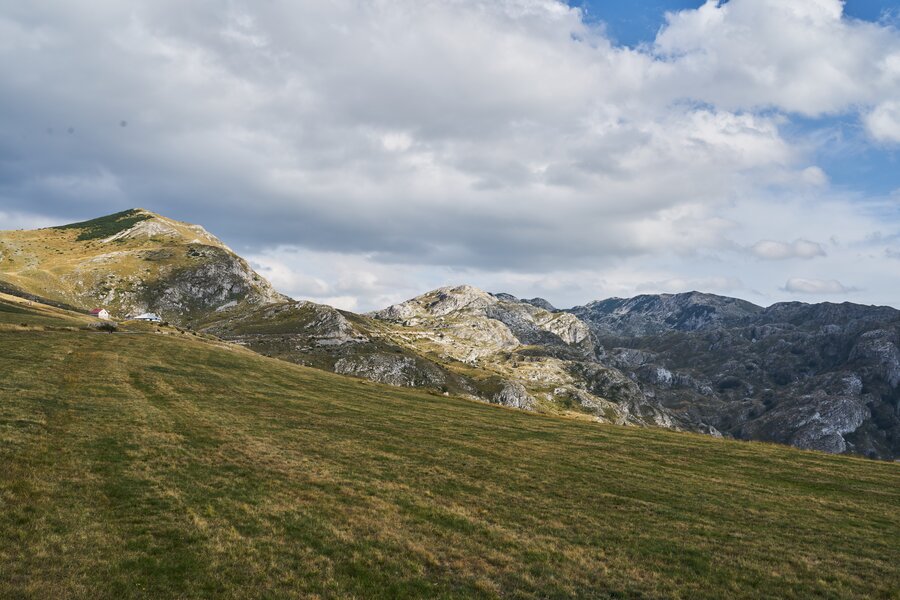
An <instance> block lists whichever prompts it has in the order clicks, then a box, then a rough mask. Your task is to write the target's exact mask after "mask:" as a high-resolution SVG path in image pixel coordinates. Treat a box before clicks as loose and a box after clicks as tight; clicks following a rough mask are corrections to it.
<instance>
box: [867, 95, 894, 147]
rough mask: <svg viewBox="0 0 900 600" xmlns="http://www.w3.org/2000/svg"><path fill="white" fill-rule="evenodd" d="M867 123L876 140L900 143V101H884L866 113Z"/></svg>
mask: <svg viewBox="0 0 900 600" xmlns="http://www.w3.org/2000/svg"><path fill="white" fill-rule="evenodd" d="M865 124H866V129H868V131H869V134H870V135H871V136H872V137H873V138H875V139H876V140H878V141H880V142H889V143H895V144H897V143H900V102H895V101H889V102H882V103H881V104H879V105H878V106H876V107H875V109H874V110H873V111H872V112H870V113H869V114H868V115H866V117H865Z"/></svg>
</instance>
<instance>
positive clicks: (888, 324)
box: [571, 293, 900, 459]
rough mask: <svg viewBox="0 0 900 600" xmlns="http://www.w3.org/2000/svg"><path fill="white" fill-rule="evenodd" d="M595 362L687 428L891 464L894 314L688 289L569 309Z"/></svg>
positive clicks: (899, 400) (899, 406) (895, 405)
mask: <svg viewBox="0 0 900 600" xmlns="http://www.w3.org/2000/svg"><path fill="white" fill-rule="evenodd" d="M571 313H572V314H575V315H578V316H579V317H580V318H582V319H583V320H584V321H585V322H586V323H588V324H589V325H590V326H591V329H592V330H593V332H594V334H595V335H596V336H597V339H598V341H599V342H600V343H601V345H602V346H603V347H604V349H605V355H604V356H602V357H601V360H603V361H604V362H606V363H608V364H610V365H614V366H616V367H617V368H619V369H621V370H622V371H623V372H625V373H627V374H628V376H629V378H631V379H632V380H633V381H635V382H636V383H638V384H639V385H640V387H641V390H642V391H643V393H644V394H645V395H646V396H648V397H653V398H656V399H657V400H658V401H659V402H660V404H662V405H663V406H665V407H666V408H667V409H669V410H670V411H672V412H673V413H674V414H675V415H676V416H677V417H678V418H679V419H681V420H683V421H687V422H697V421H702V422H704V423H708V424H710V425H712V426H713V427H715V428H716V429H718V430H719V431H721V432H723V433H724V434H726V435H730V436H733V437H736V438H739V439H753V440H766V441H775V442H780V443H786V444H791V445H794V446H798V447H800V448H811V449H817V450H824V451H827V452H837V453H840V452H852V453H857V454H863V455H866V456H870V457H878V458H886V459H896V458H898V457H900V389H898V385H900V350H898V346H900V311H897V310H895V309H893V308H889V307H875V306H861V305H857V304H850V303H844V304H830V303H823V304H812V305H811V304H804V303H799V302H792V303H781V304H775V305H773V306H770V307H768V308H762V307H759V306H755V305H752V304H749V303H747V302H744V301H741V300H735V299H732V298H723V297H719V296H713V295H710V294H699V293H687V294H675V295H663V296H640V297H638V298H633V299H630V300H621V299H613V300H607V301H603V302H594V303H591V304H588V305H587V306H584V307H576V308H574V309H572V310H571Z"/></svg>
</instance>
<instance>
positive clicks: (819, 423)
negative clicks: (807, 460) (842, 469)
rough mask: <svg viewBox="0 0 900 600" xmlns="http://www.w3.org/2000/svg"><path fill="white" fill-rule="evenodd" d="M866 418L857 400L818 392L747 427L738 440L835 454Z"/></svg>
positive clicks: (861, 403) (867, 412)
mask: <svg viewBox="0 0 900 600" xmlns="http://www.w3.org/2000/svg"><path fill="white" fill-rule="evenodd" d="M870 416H871V415H870V413H869V409H868V408H867V407H866V405H865V403H864V402H863V401H862V399H861V398H860V397H859V396H855V397H854V396H829V395H828V394H827V393H825V392H824V391H821V390H820V391H818V392H816V393H814V394H810V395H807V396H802V397H800V398H798V399H797V400H796V401H795V402H791V403H786V404H783V405H781V406H779V407H777V408H776V409H774V410H772V411H770V412H768V413H766V414H765V415H764V416H762V417H761V418H759V419H756V420H754V421H751V422H749V423H747V424H746V425H745V426H744V429H743V434H744V435H743V436H742V437H746V438H750V439H770V440H773V441H776V442H781V443H784V444H791V445H793V446H797V447H798V448H803V449H806V450H822V451H824V452H832V453H838V454H839V453H842V452H845V451H846V450H847V442H846V440H845V439H844V435H846V434H849V433H853V432H854V431H856V430H857V429H859V427H860V426H861V425H862V424H863V422H865V420H866V419H867V418H869V417H870Z"/></svg>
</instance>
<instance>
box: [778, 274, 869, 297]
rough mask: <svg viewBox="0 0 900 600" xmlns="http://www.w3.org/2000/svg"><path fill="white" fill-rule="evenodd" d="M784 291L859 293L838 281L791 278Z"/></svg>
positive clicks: (799, 292)
mask: <svg viewBox="0 0 900 600" xmlns="http://www.w3.org/2000/svg"><path fill="white" fill-rule="evenodd" d="M784 289H785V290H786V291H788V292H793V293H796V294H846V293H848V292H855V291H857V290H856V288H852V287H847V286H845V285H844V284H842V283H841V282H840V281H838V280H836V279H806V278H803V277H791V278H790V279H788V280H787V283H785V284H784Z"/></svg>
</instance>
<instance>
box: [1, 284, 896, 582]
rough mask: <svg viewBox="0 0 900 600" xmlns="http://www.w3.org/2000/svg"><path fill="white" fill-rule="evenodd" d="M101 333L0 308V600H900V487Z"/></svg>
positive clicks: (878, 470)
mask: <svg viewBox="0 0 900 600" xmlns="http://www.w3.org/2000/svg"><path fill="white" fill-rule="evenodd" d="M466 295H467V296H472V295H475V296H478V297H480V295H477V294H466ZM481 300H484V301H487V302H489V300H488V299H485V298H483V297H481ZM455 302H456V300H450V303H455ZM446 305H447V302H444V303H443V304H442V306H446ZM488 306H490V304H488ZM485 308H487V306H486V307H485ZM260 310H265V309H263V308H260ZM473 310H479V309H473ZM312 312H313V313H315V312H316V311H312ZM313 318H315V317H313ZM542 318H543V316H541V317H540V318H539V320H540V319H542ZM566 320H567V319H566ZM90 321H91V319H90V318H89V317H87V316H85V315H84V314H79V313H73V312H70V311H66V310H62V309H58V308H53V307H49V306H45V305H40V304H38V303H36V302H33V301H31V302H29V301H27V300H23V299H21V298H17V297H12V296H6V295H3V294H0V373H2V374H3V376H2V378H0V502H2V506H3V510H0V539H2V540H3V541H4V543H3V544H0V597H2V598H67V597H73V598H77V597H90V598H97V599H106V598H110V599H112V598H115V599H123V598H125V599H131V598H133V599H138V598H205V597H221V598H244V597H271V598H280V597H298V598H423V597H427V598H468V597H472V598H500V597H509V598H698V599H707V598H709V599H712V598H725V597H727V598H891V597H893V596H894V595H895V592H896V590H897V589H898V587H900V568H898V563H897V560H896V557H897V552H898V539H900V538H898V532H900V512H898V511H897V510H896V509H897V506H898V505H900V468H898V465H895V464H887V463H883V462H876V461H866V460H860V459H857V458H853V457H845V456H831V455H827V454H823V453H819V452H815V453H814V452H801V451H798V450H796V449H793V448H788V447H784V446H777V445H769V444H752V445H750V444H744V443H739V442H735V441H731V440H721V439H713V438H711V437H709V436H701V435H691V434H687V433H676V432H671V431H666V430H664V429H659V428H649V427H647V428H645V427H612V426H606V425H601V424H596V423H585V422H581V421H577V420H574V419H559V418H548V417H542V416H539V415H534V414H528V413H525V412H523V411H516V410H504V409H502V408H499V407H495V406H490V405H487V404H485V403H481V402H471V401H466V400H464V399H460V398H445V397H442V396H441V395H439V394H429V393H426V392H424V391H422V390H418V389H409V388H405V389H404V388H398V387H391V386H384V385H379V384H375V383H371V382H368V381H362V380H359V379H353V378H350V377H344V376H341V375H335V374H332V373H326V372H324V371H322V370H318V369H310V368H305V367H302V366H297V365H293V364H289V363H287V362H285V361H280V360H273V359H269V358H265V357H263V356H260V355H259V354H256V353H253V352H250V351H248V350H246V349H243V348H240V347H238V346H236V345H234V344H228V343H223V342H222V341H220V340H217V339H215V338H212V337H204V336H201V335H192V334H191V333H190V332H187V331H186V330H184V329H180V330H179V329H178V328H176V327H174V326H165V325H160V326H152V327H149V326H144V325H141V324H137V323H123V324H120V328H121V329H120V331H119V332H116V333H113V334H106V333H97V332H95V331H92V330H90V328H89V327H87V325H89V323H90ZM88 590H90V591H89V592H88Z"/></svg>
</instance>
